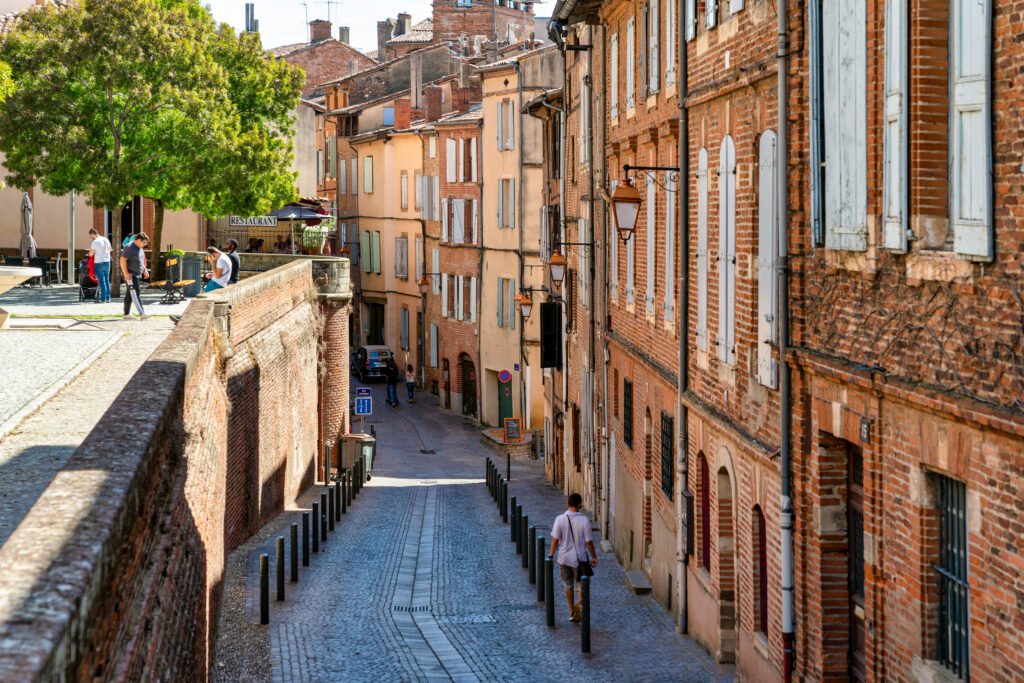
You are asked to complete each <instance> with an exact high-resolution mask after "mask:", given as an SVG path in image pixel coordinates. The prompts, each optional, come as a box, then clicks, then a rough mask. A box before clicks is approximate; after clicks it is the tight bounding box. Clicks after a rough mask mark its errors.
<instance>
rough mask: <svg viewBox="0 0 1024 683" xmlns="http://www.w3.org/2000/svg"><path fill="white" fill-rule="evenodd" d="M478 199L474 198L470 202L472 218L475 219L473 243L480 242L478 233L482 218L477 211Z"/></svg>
mask: <svg viewBox="0 0 1024 683" xmlns="http://www.w3.org/2000/svg"><path fill="white" fill-rule="evenodd" d="M477 201H478V200H476V199H473V200H471V201H470V204H469V211H470V213H471V214H472V220H473V244H477V243H478V242H477V237H478V233H479V231H480V219H479V217H478V216H479V212H478V211H477V207H478V204H477Z"/></svg>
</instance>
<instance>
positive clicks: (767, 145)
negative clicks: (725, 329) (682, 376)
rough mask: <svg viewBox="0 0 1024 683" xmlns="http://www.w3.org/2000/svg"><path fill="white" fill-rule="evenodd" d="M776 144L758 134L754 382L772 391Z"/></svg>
mask: <svg viewBox="0 0 1024 683" xmlns="http://www.w3.org/2000/svg"><path fill="white" fill-rule="evenodd" d="M777 145H778V137H777V136H776V134H775V131H772V130H767V131H765V132H764V133H762V134H761V141H760V144H759V147H760V149H759V159H760V161H759V164H760V168H759V173H758V189H757V192H758V198H757V199H758V201H757V213H758V215H757V233H758V238H757V380H758V381H759V382H760V383H761V384H763V385H764V386H766V387H771V388H772V389H776V388H778V367H777V363H776V361H775V359H774V358H772V346H773V344H775V343H776V342H777V340H778V336H777V333H776V330H777V325H778V320H777V313H776V311H777V306H776V301H777V299H776V291H777V288H776V282H777V281H776V278H775V259H776V256H777V255H778V246H777V242H776V240H777V239H778V220H777V219H778V213H777V211H776V201H777V197H778V195H777V194H776V192H777V190H778V165H777V163H776V147H777Z"/></svg>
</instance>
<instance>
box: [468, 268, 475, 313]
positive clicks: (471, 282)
mask: <svg viewBox="0 0 1024 683" xmlns="http://www.w3.org/2000/svg"><path fill="white" fill-rule="evenodd" d="M469 321H470V322H474V323H475V322H476V276H473V277H471V278H469Z"/></svg>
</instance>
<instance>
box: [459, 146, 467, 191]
mask: <svg viewBox="0 0 1024 683" xmlns="http://www.w3.org/2000/svg"><path fill="white" fill-rule="evenodd" d="M459 182H460V183H464V182H466V139H465V138H459Z"/></svg>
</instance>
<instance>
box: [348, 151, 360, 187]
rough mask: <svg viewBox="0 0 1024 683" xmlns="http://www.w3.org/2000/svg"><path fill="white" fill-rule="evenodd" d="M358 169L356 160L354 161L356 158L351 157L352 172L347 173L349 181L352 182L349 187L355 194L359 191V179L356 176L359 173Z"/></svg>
mask: <svg viewBox="0 0 1024 683" xmlns="http://www.w3.org/2000/svg"><path fill="white" fill-rule="evenodd" d="M358 169H359V165H358V162H357V161H356V159H352V173H351V174H349V182H351V183H352V185H351V187H350V188H349V189H350V190H351V191H352V194H356V193H357V192H358V191H359V181H358V178H357V176H358V175H359V173H358Z"/></svg>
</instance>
